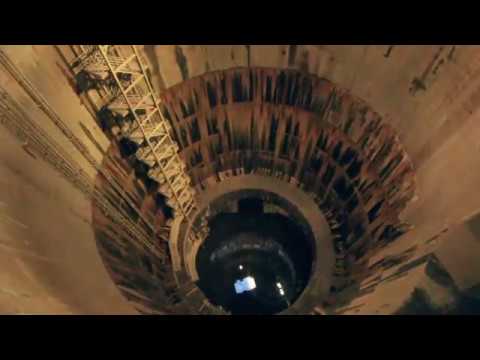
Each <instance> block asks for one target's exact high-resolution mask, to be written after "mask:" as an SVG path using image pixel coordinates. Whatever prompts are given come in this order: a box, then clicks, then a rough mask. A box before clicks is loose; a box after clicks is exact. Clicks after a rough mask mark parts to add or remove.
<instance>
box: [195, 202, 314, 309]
mask: <svg viewBox="0 0 480 360" xmlns="http://www.w3.org/2000/svg"><path fill="white" fill-rule="evenodd" d="M217 206H218V207H219V208H221V209H220V210H219V211H218V210H217V211H215V215H214V216H212V217H211V219H210V220H209V228H210V233H209V236H208V237H207V238H206V240H205V241H204V243H203V244H202V245H201V246H200V249H199V251H198V253H197V258H196V264H197V270H198V274H199V281H198V286H199V288H200V289H201V290H202V291H203V293H204V294H205V296H206V297H207V298H208V299H209V300H210V302H211V303H212V304H213V305H215V306H220V307H222V308H224V309H225V310H226V311H228V312H230V313H232V314H233V315H240V314H251V315H269V314H277V313H280V312H282V311H284V310H286V309H288V308H289V307H290V306H291V305H292V304H293V303H294V302H295V301H296V300H297V299H298V298H299V296H300V295H301V294H302V292H303V290H304V289H305V287H306V285H307V283H308V281H309V279H310V275H311V270H312V262H313V248H312V245H311V242H310V241H309V239H308V234H307V233H306V232H305V231H304V229H303V228H302V226H300V225H299V224H298V222H296V221H295V219H293V218H292V217H290V216H288V214H287V213H286V212H285V211H282V210H281V209H279V208H277V207H276V206H275V205H273V204H272V203H269V202H268V201H265V200H264V199H262V197H261V196H258V195H257V196H249V197H247V198H243V199H240V200H238V201H232V200H230V201H229V204H226V203H225V202H224V203H223V204H218V205H217Z"/></svg>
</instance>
